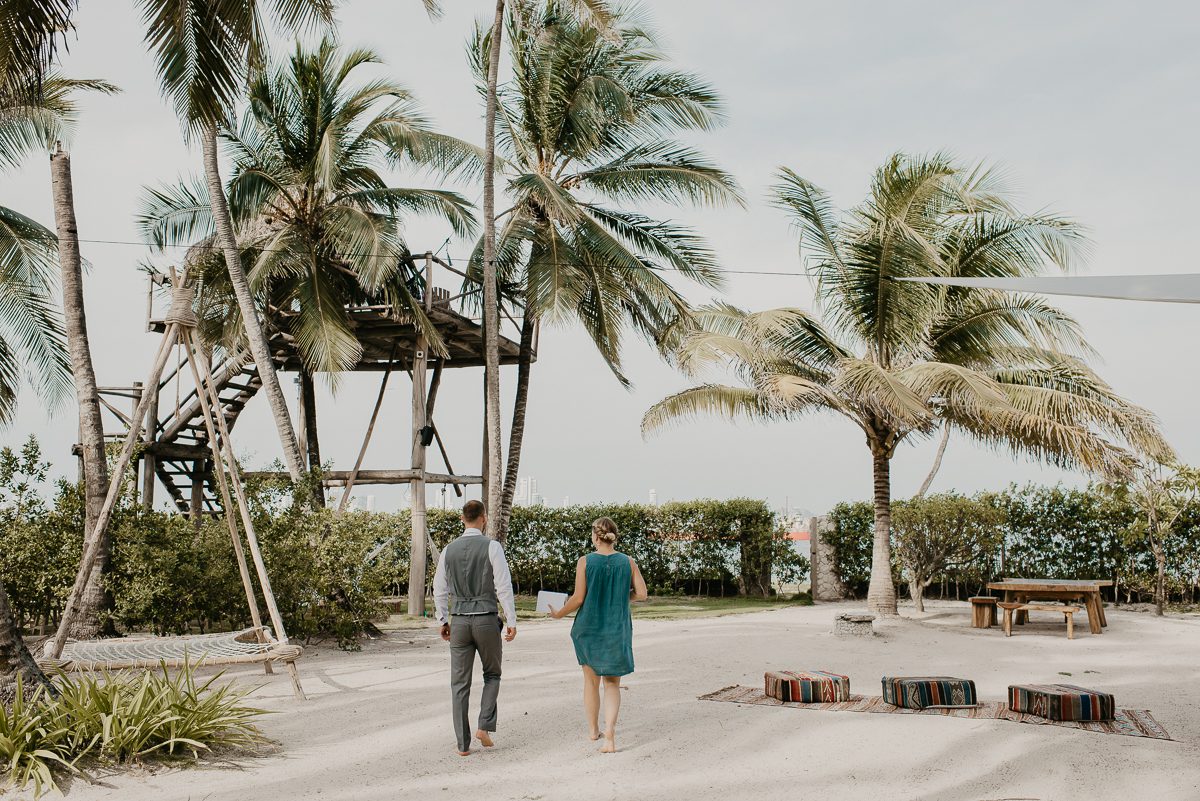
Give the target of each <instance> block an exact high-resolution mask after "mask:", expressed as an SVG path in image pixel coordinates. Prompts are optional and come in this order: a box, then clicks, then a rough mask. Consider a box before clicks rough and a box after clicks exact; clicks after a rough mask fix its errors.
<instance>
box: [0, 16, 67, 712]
mask: <svg viewBox="0 0 1200 801" xmlns="http://www.w3.org/2000/svg"><path fill="white" fill-rule="evenodd" d="M8 11H9V9H7V8H5V9H3V11H0V25H3V24H4V22H5V17H4V14H6V13H8ZM2 36H3V34H0V37H2ZM9 47H10V42H9V41H7V40H4V39H3V38H0V66H3V65H7V64H10V63H12V61H13V59H12V58H11V57H10V50H9ZM44 89H46V87H42V86H39V87H37V88H36V90H31V87H30V84H29V83H28V81H27V76H25V75H24V74H23V73H22V72H21V71H19V70H14V71H9V70H8V69H7V68H5V69H4V70H2V71H0V169H2V168H4V167H11V166H13V165H15V164H17V163H19V162H20V161H21V159H22V157H23V156H24V155H26V154H27V153H28V152H29V151H30V150H32V149H34V148H35V147H36V146H37V144H38V143H39V142H41V143H44V142H45V138H44V137H43V136H42V134H43V133H44V132H45V128H44V127H43V123H49V122H51V121H52V120H55V119H56V118H57V117H56V115H55V114H54V113H53V109H52V108H50V107H48V106H49V105H50V104H47V103H46V102H45V97H46V96H47V94H48V95H49V96H50V97H52V98H53V97H56V96H57V95H56V94H55V93H54V92H53V91H50V92H48V93H47V92H44V91H43V90H44ZM55 245H56V242H55V236H54V234H53V233H51V232H50V231H49V230H47V229H46V228H44V227H43V226H41V225H40V224H38V223H37V222H35V221H34V220H32V219H31V218H29V217H27V216H25V215H24V214H21V213H20V212H17V211H14V210H13V209H9V208H5V207H3V206H0V425H5V424H7V423H9V422H11V421H12V419H13V416H14V414H15V411H16V403H17V395H18V392H19V391H20V388H21V385H22V383H24V382H26V381H28V383H30V384H31V385H32V386H33V388H34V389H35V391H36V392H37V394H38V395H39V396H40V397H41V398H42V400H43V401H44V402H45V403H46V404H47V405H48V406H54V405H56V404H57V403H58V402H60V401H61V400H62V399H63V398H65V397H66V396H67V394H68V393H69V392H70V386H71V370H70V364H69V362H68V359H67V353H66V348H65V347H64V344H63V337H64V335H63V323H62V320H61V317H60V316H59V314H58V312H57V310H56V309H55V308H54V305H53V301H52V297H53V295H54V292H55V289H56V287H55V283H56V276H55V267H56V265H55V260H54V250H55ZM18 675H23V676H24V677H25V679H26V680H27V681H29V682H30V683H42V684H48V682H47V680H46V677H45V676H44V675H43V674H42V672H41V671H40V670H39V669H38V667H37V664H36V663H35V662H34V661H33V658H32V657H31V656H30V654H29V651H28V650H27V649H26V647H25V643H24V641H23V640H22V639H21V635H20V631H19V629H18V627H17V625H16V622H15V620H14V619H13V615H12V609H11V606H10V605H9V601H8V593H7V592H6V591H5V589H4V586H3V585H2V584H0V702H2V701H3V700H4V699H5V696H6V694H7V693H8V692H10V691H11V684H12V683H13V682H14V681H15V680H16V677H17V676H18Z"/></svg>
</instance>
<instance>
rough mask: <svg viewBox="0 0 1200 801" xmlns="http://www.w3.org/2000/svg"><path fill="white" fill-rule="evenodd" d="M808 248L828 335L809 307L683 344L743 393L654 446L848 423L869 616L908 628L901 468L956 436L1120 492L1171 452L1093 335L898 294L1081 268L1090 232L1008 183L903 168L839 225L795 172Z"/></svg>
mask: <svg viewBox="0 0 1200 801" xmlns="http://www.w3.org/2000/svg"><path fill="white" fill-rule="evenodd" d="M773 199H774V202H775V204H776V205H778V206H780V207H782V208H783V209H785V210H786V211H788V212H789V213H790V214H791V216H792V219H793V222H794V223H795V225H796V227H797V228H798V229H799V232H800V240H801V247H802V252H807V254H808V264H807V266H808V269H809V272H810V274H811V275H812V276H813V277H814V278H815V280H816V287H817V295H818V301H819V304H820V310H821V312H822V317H823V319H819V318H818V317H817V316H816V315H814V314H812V313H809V312H807V311H804V310H802V309H795V308H782V309H774V310H771V311H762V312H746V311H743V310H741V309H737V308H733V307H731V306H721V305H719V306H713V307H710V308H708V309H706V310H705V311H703V312H702V313H700V314H699V315H698V318H697V326H696V328H695V329H693V330H692V331H690V332H685V333H683V334H681V336H680V338H679V341H678V342H677V343H676V348H675V352H674V355H675V358H676V359H677V361H678V364H679V366H680V367H681V368H682V369H683V370H684V371H685V372H687V373H689V374H692V375H696V374H698V373H699V372H700V371H702V370H704V369H705V368H707V367H712V366H715V365H724V366H727V367H730V368H732V369H733V370H734V371H735V372H736V374H737V375H738V376H739V377H740V379H741V382H742V383H741V385H740V386H730V385H724V384H720V383H706V384H702V385H700V386H696V387H692V388H691V389H686V390H684V391H682V392H679V393H676V394H674V395H671V396H669V397H667V398H665V399H663V400H662V401H660V402H659V403H657V404H655V405H654V406H653V407H652V408H651V409H650V410H649V411H648V412H647V413H646V416H645V418H644V419H643V423H642V425H643V430H644V431H646V432H650V431H653V430H655V429H658V428H660V427H661V426H663V425H665V424H667V423H668V422H671V421H673V420H678V419H680V418H686V417H691V416H694V415H698V414H718V415H722V416H726V417H737V416H745V417H749V418H753V419H758V420H790V419H795V418H798V417H800V416H802V415H804V414H807V413H810V412H813V411H822V410H823V411H834V412H837V413H839V414H841V415H843V416H845V417H847V418H848V419H850V420H851V421H853V422H854V423H855V424H856V425H857V426H858V427H859V428H860V429H861V430H862V432H863V435H864V437H865V439H866V443H867V446H868V447H869V448H870V451H871V460H872V471H873V476H874V502H875V538H874V547H873V550H872V559H871V581H870V587H869V591H868V605H869V606H870V607H871V608H872V609H874V610H877V611H879V612H881V613H884V614H895V613H896V594H895V587H894V585H893V584H892V578H891V542H890V530H891V473H890V470H891V460H892V456H893V455H894V454H895V452H896V449H897V448H898V447H899V446H900V445H901V443H903V442H905V441H911V440H913V439H916V438H920V437H926V436H928V435H930V434H931V433H932V432H933V431H935V430H936V428H937V426H938V425H939V424H941V423H943V422H946V423H949V424H950V425H952V426H953V427H955V428H956V429H958V430H960V431H962V432H963V433H964V434H966V435H967V436H969V437H972V438H974V439H976V440H977V441H980V442H982V443H983V444H985V445H988V446H992V447H998V448H1006V449H1009V450H1011V451H1013V452H1014V453H1017V454H1024V455H1027V456H1031V457H1034V458H1039V459H1044V460H1047V461H1049V462H1052V463H1055V464H1058V465H1061V466H1069V467H1079V468H1083V469H1085V470H1088V471H1092V472H1095V473H1098V474H1101V475H1104V476H1119V475H1123V474H1125V473H1127V472H1128V470H1129V469H1130V464H1131V461H1130V456H1131V452H1132V453H1139V454H1151V455H1164V454H1168V453H1170V448H1169V447H1168V446H1167V444H1166V443H1165V442H1164V441H1163V438H1162V436H1161V434H1160V433H1159V429H1158V424H1157V420H1156V419H1155V417H1154V416H1153V415H1152V414H1151V413H1149V412H1148V411H1146V410H1145V409H1142V408H1140V407H1138V406H1135V405H1133V404H1131V403H1129V402H1128V401H1126V400H1124V399H1123V398H1121V397H1120V396H1118V395H1117V394H1116V393H1115V392H1113V390H1112V388H1111V387H1109V386H1108V385H1107V384H1106V383H1104V381H1102V380H1101V379H1100V378H1099V377H1098V376H1097V375H1096V374H1095V373H1094V372H1092V370H1091V369H1089V368H1088V366H1087V364H1086V362H1085V361H1084V357H1085V356H1086V355H1087V348H1086V344H1085V343H1084V341H1083V338H1082V336H1081V334H1080V330H1079V327H1078V326H1077V324H1076V323H1075V322H1074V320H1072V319H1071V318H1070V317H1069V316H1067V315H1066V314H1065V313H1063V312H1062V311H1060V310H1058V309H1056V308H1054V307H1052V306H1049V305H1047V304H1046V303H1045V302H1043V301H1042V300H1039V299H1037V298H1033V297H1028V296H1022V295H1010V294H1006V293H1001V292H995V291H989V290H979V289H946V288H944V287H939V286H931V285H928V284H921V283H908V282H904V281H900V280H897V279H903V278H913V277H921V276H964V277H965V276H1016V275H1031V274H1036V273H1038V272H1040V271H1041V270H1043V269H1044V268H1045V267H1046V265H1048V264H1055V265H1059V266H1067V265H1068V264H1069V263H1070V261H1071V260H1072V259H1073V258H1074V257H1075V256H1077V255H1078V252H1079V249H1080V244H1081V236H1080V231H1079V229H1078V227H1077V226H1075V225H1074V224H1072V223H1070V222H1069V221H1066V220H1063V219H1061V218H1058V217H1053V216H1046V215H1023V214H1020V213H1018V212H1017V211H1016V210H1014V209H1013V207H1012V206H1011V204H1010V203H1009V201H1008V200H1007V198H1006V196H1005V194H1004V192H1003V191H1002V187H1001V186H1000V185H999V183H998V181H997V180H996V178H995V176H994V175H993V174H992V173H990V172H988V171H984V170H963V169H961V168H959V167H957V166H955V165H954V164H953V163H952V162H951V160H950V159H948V158H947V157H945V156H941V155H935V156H932V157H927V158H910V157H905V156H900V155H898V156H895V157H893V158H892V159H890V160H889V161H888V162H887V163H886V164H885V165H884V166H883V167H881V168H880V169H879V170H878V171H877V172H876V174H875V177H874V181H873V182H872V186H871V192H870V196H869V197H868V199H867V200H866V201H865V202H864V203H862V204H861V205H860V206H858V207H857V208H855V209H854V210H853V211H851V212H850V213H849V214H838V213H837V211H836V210H835V209H834V208H833V206H832V204H831V203H830V202H829V200H828V198H827V196H826V195H825V194H824V193H823V192H822V191H821V190H819V189H818V188H817V187H816V186H814V185H813V184H812V183H810V182H808V181H806V180H804V179H803V178H801V177H800V176H798V175H796V174H795V173H793V172H791V171H790V170H784V171H782V172H781V174H780V181H779V183H778V185H777V186H775V187H774V189H773Z"/></svg>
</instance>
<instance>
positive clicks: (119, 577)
mask: <svg viewBox="0 0 1200 801" xmlns="http://www.w3.org/2000/svg"><path fill="white" fill-rule="evenodd" d="M47 470H48V465H46V464H45V463H44V462H43V461H42V457H41V453H40V451H39V450H38V448H37V445H36V442H32V441H31V442H30V443H28V444H27V445H26V447H25V449H24V450H23V451H22V452H20V453H14V452H13V451H11V450H10V449H3V450H0V556H2V558H0V580H2V581H3V582H4V584H5V586H6V587H7V589H8V592H9V595H10V597H11V600H12V602H13V606H14V610H15V611H16V613H17V614H18V616H19V617H20V619H21V621H22V623H23V624H24V625H25V626H26V628H31V629H33V630H36V631H47V630H52V629H53V628H54V627H55V626H56V625H57V622H58V617H59V613H60V610H61V608H62V605H63V602H64V600H65V598H66V595H67V593H68V591H69V589H70V586H71V583H72V582H73V580H74V574H75V567H76V565H78V563H79V558H80V546H81V543H80V537H81V535H80V532H81V531H82V530H83V522H82V517H83V512H82V509H83V506H82V498H81V495H80V492H79V489H78V487H77V486H75V485H73V484H70V483H67V482H59V483H58V484H57V485H56V486H55V487H54V488H53V489H54V494H53V495H52V496H50V497H47V496H46V494H45V490H46V475H47ZM248 490H249V495H250V497H251V499H252V513H253V517H254V522H255V529H256V531H257V533H258V538H259V541H260V543H261V545H262V551H263V557H264V560H265V561H266V564H267V569H268V571H269V574H270V576H271V583H272V585H273V589H274V591H275V595H276V598H277V600H278V602H279V608H280V611H281V613H282V614H283V616H284V622H285V624H286V625H287V627H288V633H289V634H290V635H292V636H294V637H300V638H306V637H310V636H313V635H316V634H332V635H334V636H336V637H337V639H338V641H339V643H340V644H342V645H344V646H348V647H352V646H353V643H354V641H355V638H356V637H357V635H358V633H359V632H361V631H362V630H363V628H364V627H365V626H368V625H369V623H370V621H371V620H372V619H373V618H375V617H377V616H378V614H379V613H380V612H381V599H382V598H383V597H384V596H385V595H402V594H405V593H406V592H407V587H408V579H409V571H408V555H409V537H410V531H411V523H410V516H409V514H408V512H407V511H405V512H400V513H385V512H364V511H353V512H348V513H346V514H344V515H341V516H339V515H335V514H334V513H333V512H332V511H331V510H329V509H315V508H313V504H311V503H310V502H309V499H310V497H311V494H310V491H309V488H308V487H300V488H293V487H291V486H290V485H287V484H284V483H280V482H276V481H257V482H252V483H251V484H250V485H249V486H248ZM600 516H608V517H611V518H613V519H614V520H615V521H616V523H617V526H618V527H619V528H620V530H621V533H622V537H621V541H620V543H619V546H618V547H620V548H621V549H622V550H624V551H626V552H628V553H629V554H631V555H632V556H633V557H634V558H635V559H637V561H638V564H639V565H640V566H641V569H642V572H643V575H644V576H645V577H646V581H647V583H648V584H649V585H650V587H651V590H652V591H653V592H656V593H683V592H688V593H706V594H713V595H721V594H736V593H739V592H746V593H750V594H759V595H764V594H768V593H769V592H770V591H771V581H772V578H775V579H776V580H779V581H783V582H787V583H794V582H797V581H801V580H803V579H804V578H805V577H806V576H807V574H808V562H807V560H806V559H804V558H803V557H802V556H800V555H799V554H797V553H796V552H795V551H794V549H793V548H792V547H791V543H790V542H789V541H788V540H787V539H785V538H784V537H783V534H782V531H781V530H779V529H778V527H777V525H776V522H775V518H774V515H773V514H772V513H771V511H770V509H769V508H768V507H767V506H766V504H765V503H763V502H762V501H754V500H748V499H739V500H733V501H693V502H685V503H670V504H664V505H663V506H659V507H649V506H639V505H634V504H628V505H597V506H573V507H568V508H564V509H547V508H544V507H529V508H520V507H519V508H517V509H515V510H514V513H513V521H512V527H511V534H510V537H509V541H508V544H507V549H508V557H509V561H510V563H511V565H512V569H513V580H514V584H515V585H516V588H517V590H518V592H522V593H532V592H536V591H537V590H540V589H555V590H569V589H570V588H571V586H572V585H573V583H574V575H575V574H574V569H575V563H576V561H577V560H578V558H579V557H580V556H582V555H583V554H584V553H586V552H587V551H588V550H589V549H590V534H591V523H592V521H593V520H594V519H595V518H597V517H600ZM429 525H430V531H431V534H432V536H433V538H434V540H435V541H436V542H437V543H438V545H439V547H441V546H444V545H445V544H446V543H448V542H449V541H450V540H451V539H452V538H453V537H455V536H457V535H458V534H459V533H460V532H461V528H462V525H461V523H460V522H459V520H458V515H457V514H456V513H455V512H450V511H441V510H431V511H430V513H429ZM111 531H112V538H113V555H112V560H111V565H110V570H109V574H108V577H107V580H106V581H107V585H108V588H109V589H110V590H111V592H112V594H113V597H114V609H113V611H112V616H113V622H114V623H115V624H116V625H117V627H118V628H120V629H122V630H126V631H131V630H149V631H153V632H156V633H161V634H168V633H183V632H188V631H196V630H200V631H208V630H220V629H229V628H237V627H241V626H244V625H247V624H248V622H249V613H248V611H247V609H246V600H245V595H244V591H243V589H242V585H241V581H240V579H239V578H238V573H237V568H236V561H235V559H234V555H233V547H232V544H231V542H230V538H229V532H228V529H227V528H226V525H225V521H224V519H223V518H218V517H206V518H204V519H203V520H202V521H200V522H199V523H198V524H197V523H194V522H193V521H191V520H189V519H187V518H186V517H183V516H181V515H178V514H171V513H166V512H157V511H154V512H147V511H144V510H142V509H140V508H138V507H136V506H132V505H130V504H129V503H127V502H126V503H122V504H121V505H119V506H118V508H117V510H116V512H115V514H114V516H113V521H112V524H111ZM433 567H434V566H433V564H432V563H431V564H430V565H429V572H430V577H431V576H432V572H433Z"/></svg>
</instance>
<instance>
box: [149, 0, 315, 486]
mask: <svg viewBox="0 0 1200 801" xmlns="http://www.w3.org/2000/svg"><path fill="white" fill-rule="evenodd" d="M334 5H335V0H210V2H204V3H196V2H192V0H138V6H139V7H140V8H141V10H142V16H143V20H144V22H145V25H146V34H145V36H146V42H147V44H149V46H150V48H151V49H152V50H153V51H154V56H155V59H156V62H157V68H158V75H159V80H160V83H161V86H162V91H163V93H164V94H165V95H166V96H167V98H168V99H169V100H170V101H171V102H172V104H173V105H174V106H175V109H176V113H177V114H178V115H179V118H180V121H181V122H182V123H183V125H184V128H185V130H186V132H187V133H188V135H189V136H192V137H195V138H198V139H199V140H200V144H201V146H202V150H203V157H204V175H205V184H206V187H207V190H208V197H209V202H210V203H211V213H212V220H213V226H214V228H215V229H216V241H217V244H218V245H219V247H220V252H221V255H222V257H223V258H224V260H225V268H226V270H227V271H228V272H229V283H230V286H231V287H232V288H233V293H234V297H235V298H236V299H237V309H238V313H239V315H240V316H241V321H242V325H244V326H245V329H246V341H247V345H248V347H249V350H250V354H251V356H252V357H253V359H254V363H255V365H256V366H257V367H258V373H259V375H260V377H261V378H262V382H263V392H264V394H266V396H267V400H268V402H269V403H270V405H271V412H272V415H273V417H274V420H275V426H276V429H277V430H278V432H279V439H280V443H281V445H282V446H283V457H284V463H285V464H286V465H287V469H288V472H289V474H290V475H291V477H292V480H293V481H296V480H299V478H300V476H301V473H302V472H303V464H302V462H303V460H302V459H301V456H300V449H299V445H298V443H297V440H296V434H295V431H294V430H293V428H292V421H291V417H290V416H289V414H288V408H287V401H286V400H284V397H283V390H282V389H281V388H280V386H279V377H278V376H277V375H276V374H275V365H274V362H273V360H272V359H271V350H270V346H269V344H268V342H267V337H266V334H265V333H264V331H263V327H262V324H261V323H260V321H259V319H258V316H257V315H256V313H255V307H254V297H253V294H252V293H251V290H250V283H249V280H248V278H247V276H246V271H245V269H244V268H243V266H242V263H241V259H240V255H239V250H238V244H237V238H236V235H235V232H234V225H233V220H232V219H231V218H230V213H229V204H228V200H227V198H226V197H225V195H224V193H223V183H222V180H221V172H220V164H219V162H218V158H217V147H218V145H217V132H218V129H219V128H220V127H221V126H222V125H223V124H224V123H226V122H227V120H228V118H229V113H230V109H231V108H232V107H233V105H234V103H235V102H236V101H237V100H238V99H239V98H240V97H241V96H242V93H243V91H244V90H245V87H246V82H247V80H248V79H249V78H250V76H252V75H253V74H254V73H255V72H256V71H257V70H258V69H259V68H260V67H261V66H262V64H263V63H264V58H265V48H266V37H267V35H268V33H269V32H270V30H271V28H272V27H275V28H281V29H283V30H285V31H289V32H292V31H297V30H301V29H304V28H307V27H312V26H318V25H330V24H332V22H333V11H334ZM272 22H273V23H275V24H274V26H272V25H271V24H270V23H272Z"/></svg>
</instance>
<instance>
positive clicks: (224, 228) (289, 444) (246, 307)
mask: <svg viewBox="0 0 1200 801" xmlns="http://www.w3.org/2000/svg"><path fill="white" fill-rule="evenodd" d="M201 143H202V145H203V148H204V174H205V178H206V179H207V182H208V197H209V203H210V204H211V206H212V215H213V224H214V226H215V227H216V229H217V241H218V243H219V244H220V246H221V251H222V253H223V254H224V256H225V268H226V269H227V270H228V271H229V282H230V283H231V284H232V285H233V294H234V295H235V296H236V297H237V304H238V309H239V311H241V314H242V324H243V325H245V327H246V340H247V342H248V344H249V346H250V355H251V356H253V357H254V364H255V365H256V366H257V367H258V375H259V377H260V378H261V379H262V384H263V387H262V388H263V391H264V392H265V393H266V395H267V401H268V402H269V403H270V404H271V414H272V415H273V416H274V418H275V428H276V429H277V430H278V431H279V442H280V444H281V445H282V446H283V460H284V462H285V463H286V464H287V469H288V474H289V475H290V476H291V478H292V481H299V480H300V478H301V476H303V475H304V466H303V465H304V461H303V459H302V457H301V456H300V446H299V445H298V444H297V442H296V432H295V431H294V430H293V429H292V418H291V416H290V414H289V412H288V407H287V401H286V400H285V399H284V397H283V390H282V389H281V388H280V386H279V376H278V375H277V374H276V373H275V363H274V361H272V359H271V346H270V344H269V343H268V342H267V337H266V334H265V333H264V332H263V328H262V324H261V323H260V322H259V320H258V312H257V311H256V310H255V308H254V296H253V295H252V294H251V292H250V281H249V280H248V279H247V278H246V271H245V270H244V269H243V268H242V260H241V254H240V253H238V245H237V239H236V238H235V237H234V234H233V219H232V218H231V217H230V216H229V204H228V203H227V202H226V200H225V187H224V186H223V184H222V182H221V170H220V165H219V164H218V162H217V128H216V126H215V125H207V126H206V127H205V128H204V131H203V132H202V134H201Z"/></svg>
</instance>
